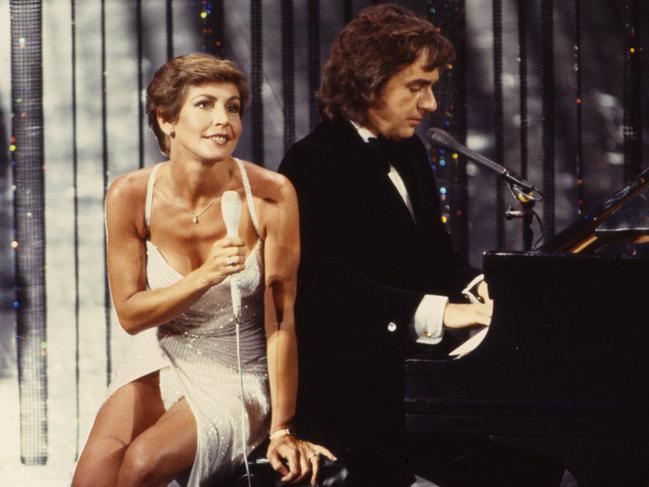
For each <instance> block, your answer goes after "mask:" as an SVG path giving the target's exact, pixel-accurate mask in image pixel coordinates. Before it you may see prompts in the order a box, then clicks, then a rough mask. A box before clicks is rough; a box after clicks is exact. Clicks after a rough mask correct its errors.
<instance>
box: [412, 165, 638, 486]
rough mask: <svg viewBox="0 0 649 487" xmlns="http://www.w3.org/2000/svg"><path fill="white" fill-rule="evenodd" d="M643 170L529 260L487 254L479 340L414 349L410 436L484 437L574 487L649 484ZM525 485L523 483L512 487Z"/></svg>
mask: <svg viewBox="0 0 649 487" xmlns="http://www.w3.org/2000/svg"><path fill="white" fill-rule="evenodd" d="M648 242H649V169H648V170H645V171H644V172H643V173H641V174H640V175H639V176H638V177H637V178H636V179H635V180H633V181H632V182H631V184H629V185H628V186H626V187H625V188H624V189H622V190H621V191H619V192H618V193H616V194H615V195H613V196H612V197H611V198H609V199H608V200H607V201H606V202H605V203H604V204H602V205H601V206H599V207H598V208H596V209H594V210H593V211H591V212H589V213H588V214H585V215H583V216H582V217H581V218H580V219H579V221H577V222H576V223H575V224H573V225H571V226H569V227H568V228H567V229H566V230H564V231H562V232H561V233H559V234H557V235H556V237H555V238H553V239H552V240H551V241H548V242H547V243H545V244H544V245H543V246H541V247H540V248H539V249H537V250H536V251H534V252H489V253H486V254H485V256H484V272H485V275H486V279H487V281H488V282H489V288H490V292H491V295H492V297H493V299H494V314H493V318H492V324H491V327H490V329H489V331H488V333H487V335H486V337H485V338H484V340H483V342H482V343H481V344H480V345H479V346H478V347H477V348H476V349H475V350H473V351H472V352H470V353H468V354H466V355H463V356H460V357H439V356H435V355H432V352H430V351H428V350H429V349H423V348H418V349H416V350H414V351H413V352H412V353H411V354H410V357H409V359H408V360H407V363H406V374H407V375H406V377H407V378H406V381H407V389H406V398H405V401H406V411H407V421H408V427H409V429H410V430H412V431H427V432H443V433H449V432H453V433H461V434H476V435H483V436H486V437H488V438H489V441H491V442H493V443H494V444H496V445H501V446H507V447H516V448H524V449H528V450H534V451H537V452H541V453H543V454H546V455H548V456H550V457H553V458H555V459H557V460H559V461H561V462H562V463H563V465H564V466H565V468H567V469H568V470H569V471H570V472H571V474H572V475H573V477H574V478H575V480H576V481H577V483H578V484H579V486H580V487H593V486H608V487H631V486H646V485H649V392H648V391H649V252H647V250H648V249H647V247H649V243H648ZM522 487H524V486H522Z"/></svg>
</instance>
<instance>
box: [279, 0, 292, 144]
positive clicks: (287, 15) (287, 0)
mask: <svg viewBox="0 0 649 487" xmlns="http://www.w3.org/2000/svg"><path fill="white" fill-rule="evenodd" d="M281 8H282V98H283V100H284V152H286V151H288V149H289V148H290V147H291V146H292V145H293V142H295V53H294V49H295V27H294V24H295V19H294V12H293V0H284V1H282V4H281Z"/></svg>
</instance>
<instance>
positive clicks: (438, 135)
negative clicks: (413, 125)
mask: <svg viewBox="0 0 649 487" xmlns="http://www.w3.org/2000/svg"><path fill="white" fill-rule="evenodd" d="M427 135H428V138H429V139H430V141H431V143H432V144H434V145H436V146H438V147H444V148H447V149H455V148H457V147H459V146H461V144H460V143H459V142H458V141H457V140H455V138H454V137H453V136H452V135H451V134H449V133H448V132H446V131H445V130H442V129H440V128H437V127H434V128H432V129H430V130H429V131H428V132H427Z"/></svg>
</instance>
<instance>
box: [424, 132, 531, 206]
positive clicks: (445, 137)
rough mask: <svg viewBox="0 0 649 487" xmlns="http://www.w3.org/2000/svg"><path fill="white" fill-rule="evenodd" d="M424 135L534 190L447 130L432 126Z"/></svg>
mask: <svg viewBox="0 0 649 487" xmlns="http://www.w3.org/2000/svg"><path fill="white" fill-rule="evenodd" d="M426 135H427V136H428V139H429V140H430V142H431V143H432V144H433V145H435V146H437V147H441V148H443V149H450V150H453V151H455V152H457V153H459V154H462V155H463V156H464V157H466V158H467V159H469V160H471V161H473V162H475V163H476V164H478V165H480V166H483V167H486V168H487V169H490V170H491V171H493V172H495V173H496V174H498V175H500V176H502V178H503V179H504V180H505V181H507V182H509V183H511V184H513V185H514V186H518V187H519V188H520V189H522V190H523V191H524V192H526V193H532V192H534V191H536V188H534V186H533V185H532V184H531V183H529V182H528V181H526V180H525V179H523V178H522V177H520V176H519V175H518V174H516V173H515V172H514V171H510V170H509V169H507V168H506V167H503V166H501V165H500V164H498V163H497V162H494V161H492V160H491V159H488V158H486V157H485V156H483V155H481V154H478V153H477V152H473V151H472V150H471V149H469V148H468V147H466V146H464V145H462V144H460V143H459V142H458V141H457V140H455V138H454V137H453V136H452V135H451V134H449V133H448V132H445V131H444V130H442V129H438V128H432V129H430V130H429V131H428V132H426ZM527 197H528V198H530V195H529V194H528V195H527Z"/></svg>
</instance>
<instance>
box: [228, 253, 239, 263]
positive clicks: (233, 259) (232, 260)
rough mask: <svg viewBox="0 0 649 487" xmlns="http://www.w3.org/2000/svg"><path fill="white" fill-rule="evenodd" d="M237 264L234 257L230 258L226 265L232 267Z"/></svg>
mask: <svg viewBox="0 0 649 487" xmlns="http://www.w3.org/2000/svg"><path fill="white" fill-rule="evenodd" d="M236 262H237V257H236V256H235V255H232V256H230V258H229V259H228V265H234V264H236Z"/></svg>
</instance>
